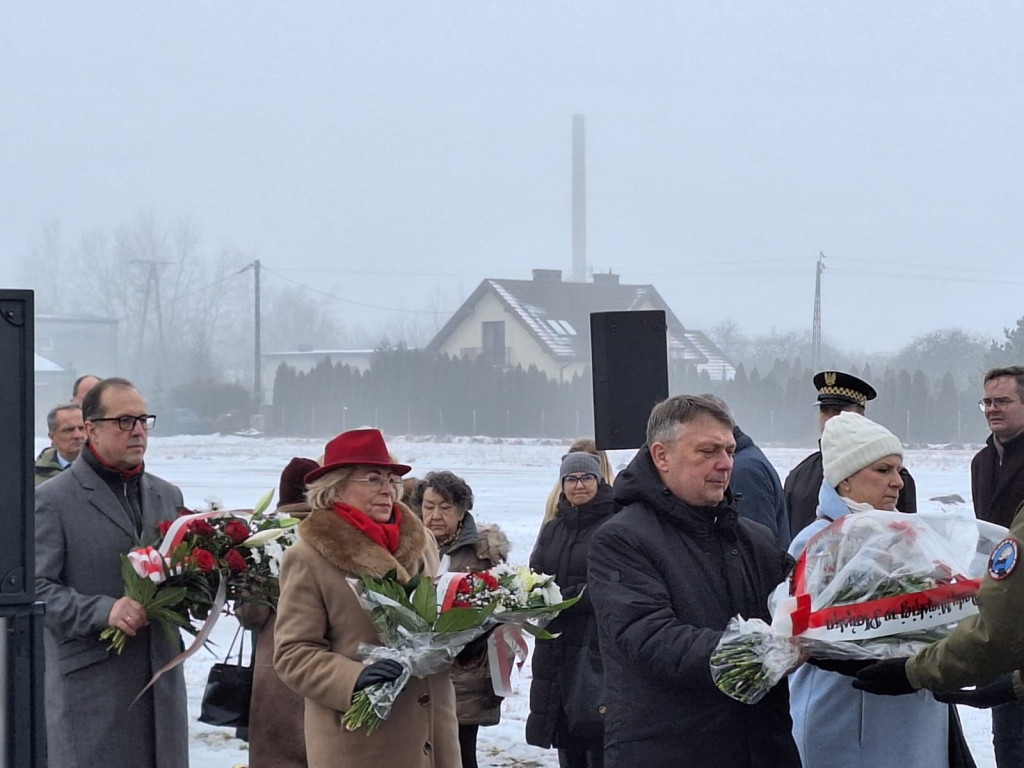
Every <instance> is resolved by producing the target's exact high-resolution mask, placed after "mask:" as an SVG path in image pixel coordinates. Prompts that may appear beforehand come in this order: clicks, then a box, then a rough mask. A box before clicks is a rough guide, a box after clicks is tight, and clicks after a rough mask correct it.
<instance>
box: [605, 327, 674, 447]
mask: <svg viewBox="0 0 1024 768" xmlns="http://www.w3.org/2000/svg"><path fill="white" fill-rule="evenodd" d="M590 344H591V355H592V359H593V370H594V431H595V435H594V438H595V440H596V442H597V447H598V448H601V449H604V450H609V449H617V448H639V447H640V446H641V445H643V444H644V441H645V440H646V439H647V434H646V433H647V417H648V416H650V414H651V408H652V407H653V406H654V404H655V403H657V402H659V401H661V400H664V399H665V398H666V397H668V335H667V333H666V330H665V313H664V311H662V310H645V311H643V312H595V313H593V314H591V316H590Z"/></svg>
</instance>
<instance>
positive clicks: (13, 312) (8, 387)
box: [0, 290, 35, 605]
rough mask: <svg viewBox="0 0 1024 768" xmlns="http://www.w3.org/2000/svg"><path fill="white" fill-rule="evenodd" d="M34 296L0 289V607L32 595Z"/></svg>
mask: <svg viewBox="0 0 1024 768" xmlns="http://www.w3.org/2000/svg"><path fill="white" fill-rule="evenodd" d="M33 317H34V316H33V294H32V292H31V291H14V290H0V371H3V375H2V376H0V435H3V439H2V440H0V529H2V530H3V535H2V536H0V605H12V604H24V603H31V602H32V599H33V596H34V595H35V586H34V581H35V577H34V573H33V571H34V563H35V558H34V556H33V554H34V553H33V546H34V542H33V537H34V529H33V526H32V515H33V507H34V505H35V491H34V488H35V484H34V483H33V471H34V460H33V450H32V449H33V446H32V421H33V413H34V411H33V407H34V400H33V394H34V392H33V390H34V383H33V382H34V381H35V365H34V360H35V355H34V350H33V334H32V330H33V327H34V326H33Z"/></svg>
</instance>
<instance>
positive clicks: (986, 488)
mask: <svg viewBox="0 0 1024 768" xmlns="http://www.w3.org/2000/svg"><path fill="white" fill-rule="evenodd" d="M1001 447H1002V449H1003V455H1002V457H1000V455H999V452H998V451H997V450H996V445H995V437H994V436H992V435H989V436H988V440H987V441H986V442H985V447H984V448H982V449H981V450H980V451H978V453H977V454H975V456H974V459H973V460H972V461H971V494H972V495H973V497H974V514H975V516H976V517H978V518H979V519H981V520H987V521H988V522H990V523H997V524H998V525H1005V526H1006V527H1007V528H1009V527H1010V525H1011V524H1012V523H1013V516H1014V513H1015V512H1016V511H1017V507H1019V506H1020V503H1021V502H1022V501H1024V435H1019V436H1018V437H1015V438H1013V439H1012V440H1007V441H1006V442H1005V443H1003V444H1002V446H1001Z"/></svg>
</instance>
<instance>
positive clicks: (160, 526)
mask: <svg viewBox="0 0 1024 768" xmlns="http://www.w3.org/2000/svg"><path fill="white" fill-rule="evenodd" d="M173 522H174V521H173V520H161V521H160V522H159V523H157V524H156V529H157V530H158V531H159V532H160V537H161V538H163V537H164V536H166V535H167V532H168V531H169V530H171V523H173Z"/></svg>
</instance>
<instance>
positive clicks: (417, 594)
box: [411, 579, 437, 624]
mask: <svg viewBox="0 0 1024 768" xmlns="http://www.w3.org/2000/svg"><path fill="white" fill-rule="evenodd" d="M411 602H412V608H413V610H414V611H416V613H417V614H418V615H420V616H422V617H423V620H424V621H425V622H427V624H433V623H434V622H435V621H436V620H437V587H435V586H434V582H433V581H431V580H430V579H420V583H419V584H417V585H416V589H415V591H413V593H412V600H411Z"/></svg>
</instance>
